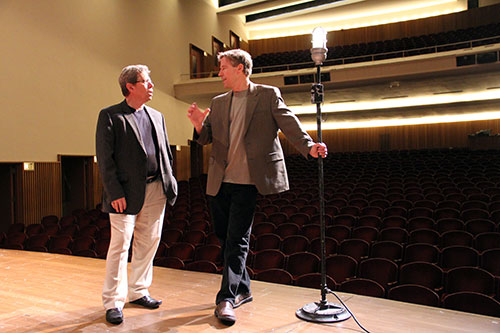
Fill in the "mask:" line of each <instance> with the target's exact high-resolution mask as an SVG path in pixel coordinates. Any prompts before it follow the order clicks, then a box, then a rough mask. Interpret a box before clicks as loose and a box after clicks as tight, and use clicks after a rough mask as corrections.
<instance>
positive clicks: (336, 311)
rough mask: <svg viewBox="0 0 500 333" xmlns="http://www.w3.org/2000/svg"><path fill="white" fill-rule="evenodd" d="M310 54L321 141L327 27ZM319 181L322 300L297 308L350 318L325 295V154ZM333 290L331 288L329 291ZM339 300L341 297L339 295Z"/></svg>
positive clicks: (311, 317)
mask: <svg viewBox="0 0 500 333" xmlns="http://www.w3.org/2000/svg"><path fill="white" fill-rule="evenodd" d="M312 35H313V40H312V48H311V58H312V60H313V61H314V64H315V65H316V69H317V72H316V83H315V84H313V86H312V88H311V102H312V103H313V104H316V122H317V126H318V142H322V141H323V139H322V136H321V103H323V95H324V93H323V85H322V84H321V65H322V64H323V61H325V59H326V53H327V51H328V49H327V48H326V31H325V30H324V29H323V28H321V27H318V28H315V29H314V30H313V32H312ZM318 181H319V200H320V201H319V218H320V229H321V234H320V237H321V238H320V241H321V300H320V301H319V302H313V303H308V304H306V305H304V306H303V307H302V308H300V309H298V310H297V311H296V313H295V314H296V315H297V317H299V318H300V319H303V320H306V321H311V322H316V323H331V322H338V321H343V320H346V319H349V318H350V317H351V314H350V313H349V312H348V311H347V310H346V308H345V307H343V306H341V305H338V304H334V303H330V302H328V301H327V299H326V294H327V293H328V292H329V290H328V286H327V285H326V247H325V229H326V228H325V200H324V180H323V158H322V157H321V156H319V157H318ZM330 292H331V291H330ZM339 300H340V299H339Z"/></svg>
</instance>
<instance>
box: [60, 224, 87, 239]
mask: <svg viewBox="0 0 500 333" xmlns="http://www.w3.org/2000/svg"><path fill="white" fill-rule="evenodd" d="M84 228H86V227H84ZM57 234H58V235H69V236H71V237H75V236H79V235H80V228H79V227H78V225H76V224H70V225H67V226H65V227H61V228H60V229H59V230H58V231H57Z"/></svg>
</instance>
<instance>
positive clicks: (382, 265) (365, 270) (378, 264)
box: [358, 258, 398, 290]
mask: <svg viewBox="0 0 500 333" xmlns="http://www.w3.org/2000/svg"><path fill="white" fill-rule="evenodd" d="M358 269H359V275H358V276H359V277H360V278H365V279H370V280H373V281H376V282H378V283H379V284H380V285H381V286H382V287H384V289H386V290H388V288H390V287H391V286H393V285H395V284H396V283H397V281H398V265H397V264H396V263H394V262H393V261H392V260H389V259H385V258H368V259H365V260H363V261H361V262H360V263H359V268H358Z"/></svg>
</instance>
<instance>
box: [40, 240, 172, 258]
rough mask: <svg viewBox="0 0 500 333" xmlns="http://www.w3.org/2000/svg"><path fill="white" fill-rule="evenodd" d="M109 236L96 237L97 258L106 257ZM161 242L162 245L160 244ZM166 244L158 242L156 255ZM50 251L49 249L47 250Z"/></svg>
mask: <svg viewBox="0 0 500 333" xmlns="http://www.w3.org/2000/svg"><path fill="white" fill-rule="evenodd" d="M109 241H110V240H109V238H108V239H106V238H101V239H97V240H96V242H95V253H96V254H97V258H101V259H106V256H107V254H108V249H109ZM162 244H163V246H162ZM164 246H165V247H167V245H166V244H165V243H164V242H160V246H159V247H158V251H156V255H157V256H158V255H160V254H162V255H164V254H165V251H166V248H164ZM49 252H50V250H49Z"/></svg>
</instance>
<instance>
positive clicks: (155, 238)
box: [96, 65, 177, 324]
mask: <svg viewBox="0 0 500 333" xmlns="http://www.w3.org/2000/svg"><path fill="white" fill-rule="evenodd" d="M149 73H150V71H149V69H148V67H146V66H144V65H132V66H127V67H125V68H124V69H123V70H122V72H121V75H120V77H119V80H118V81H119V84H120V87H121V90H122V94H123V95H124V96H125V100H124V101H123V102H121V103H119V104H116V105H113V106H110V107H108V108H106V109H103V110H102V111H101V112H100V114H99V119H98V122H97V130H96V152H97V163H98V167H99V172H100V174H101V179H102V182H103V187H104V193H103V202H102V210H103V211H104V212H106V213H109V217H110V223H111V240H110V244H109V249H108V253H107V257H106V277H105V281H104V287H103V292H102V300H103V305H104V308H105V309H106V320H107V321H108V322H110V323H112V324H120V323H121V322H122V321H123V313H122V309H123V306H124V304H125V301H126V299H127V294H128V297H129V300H130V303H132V304H137V305H141V306H144V307H146V308H149V309H155V308H158V307H159V306H160V304H161V301H160V300H155V299H153V298H151V297H150V296H149V292H148V288H149V286H150V285H151V283H152V280H153V259H154V256H155V253H156V250H157V249H158V244H159V243H160V238H161V231H162V226H163V217H164V212H165V205H166V203H167V202H168V203H169V204H170V205H173V204H174V202H175V199H176V197H177V181H176V180H175V178H174V175H173V172H172V152H171V150H170V146H169V142H168V137H167V131H166V127H165V120H164V118H163V115H162V114H161V113H160V112H158V111H156V110H154V109H153V108H150V107H148V106H145V103H146V102H148V101H149V100H151V98H152V97H153V87H154V84H153V82H152V81H151V78H150V77H149ZM132 235H134V242H133V251H132V262H131V265H130V268H131V270H130V271H131V274H130V276H129V277H128V282H127V261H128V251H129V247H130V241H131V239H132Z"/></svg>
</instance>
